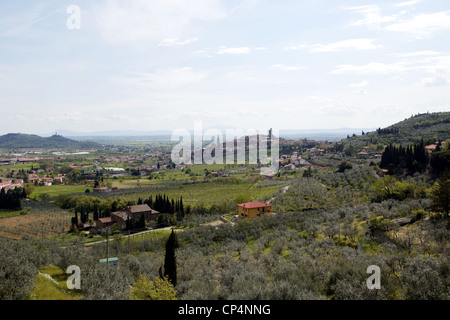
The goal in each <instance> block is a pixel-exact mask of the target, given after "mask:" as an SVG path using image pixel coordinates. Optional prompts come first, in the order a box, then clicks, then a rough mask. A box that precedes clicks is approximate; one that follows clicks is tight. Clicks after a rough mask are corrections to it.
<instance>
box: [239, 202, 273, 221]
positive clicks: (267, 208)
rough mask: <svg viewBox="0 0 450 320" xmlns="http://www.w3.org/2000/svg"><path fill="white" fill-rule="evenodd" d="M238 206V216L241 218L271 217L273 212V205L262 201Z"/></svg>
mask: <svg viewBox="0 0 450 320" xmlns="http://www.w3.org/2000/svg"><path fill="white" fill-rule="evenodd" d="M237 206H238V215H239V217H241V218H248V219H251V218H254V217H259V216H263V215H270V214H271V212H272V205H271V204H267V203H265V202H261V201H252V202H246V203H240V204H238V205H237Z"/></svg>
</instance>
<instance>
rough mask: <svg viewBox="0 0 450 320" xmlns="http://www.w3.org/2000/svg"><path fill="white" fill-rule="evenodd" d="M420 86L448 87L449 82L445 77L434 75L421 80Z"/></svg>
mask: <svg viewBox="0 0 450 320" xmlns="http://www.w3.org/2000/svg"><path fill="white" fill-rule="evenodd" d="M422 84H424V85H425V86H427V87H442V86H448V85H450V80H449V79H448V77H446V76H445V75H436V76H434V77H429V78H425V79H423V80H422Z"/></svg>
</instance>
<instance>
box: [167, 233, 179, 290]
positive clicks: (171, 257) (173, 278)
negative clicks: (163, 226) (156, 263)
mask: <svg viewBox="0 0 450 320" xmlns="http://www.w3.org/2000/svg"><path fill="white" fill-rule="evenodd" d="M177 248H178V239H177V236H176V234H175V232H174V231H173V229H172V233H171V234H170V236H169V239H168V240H167V242H166V255H165V257H164V276H166V277H167V278H168V280H169V281H170V282H171V283H172V284H173V286H174V287H175V286H176V285H177V261H176V257H175V250H176V249H177Z"/></svg>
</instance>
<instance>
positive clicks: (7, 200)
mask: <svg viewBox="0 0 450 320" xmlns="http://www.w3.org/2000/svg"><path fill="white" fill-rule="evenodd" d="M26 197H27V194H26V193H25V189H24V188H18V187H16V188H14V189H12V190H9V191H8V192H6V190H5V189H1V191H0V209H6V210H20V209H22V204H21V200H22V199H25V198H26Z"/></svg>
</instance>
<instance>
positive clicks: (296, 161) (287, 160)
mask: <svg viewBox="0 0 450 320" xmlns="http://www.w3.org/2000/svg"><path fill="white" fill-rule="evenodd" d="M278 162H279V164H280V166H281V167H282V168H284V169H286V170H295V168H297V167H305V166H310V165H311V164H310V163H309V162H308V161H306V160H305V159H302V157H301V156H299V155H298V152H297V151H295V152H293V153H292V155H290V156H289V155H282V156H281V157H280V159H279V160H278Z"/></svg>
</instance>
